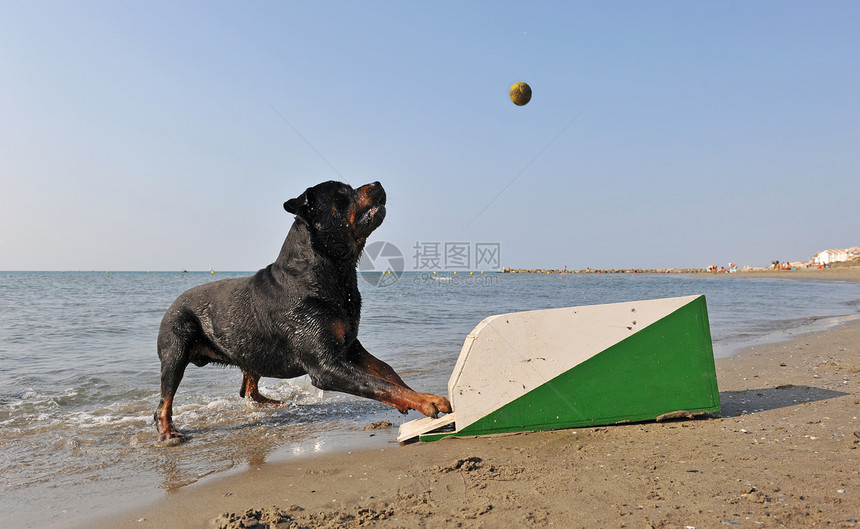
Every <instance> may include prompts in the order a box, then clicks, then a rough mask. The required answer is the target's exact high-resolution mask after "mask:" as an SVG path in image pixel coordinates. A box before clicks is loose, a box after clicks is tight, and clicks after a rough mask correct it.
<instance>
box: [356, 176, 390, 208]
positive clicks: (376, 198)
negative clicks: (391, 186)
mask: <svg viewBox="0 0 860 529" xmlns="http://www.w3.org/2000/svg"><path fill="white" fill-rule="evenodd" d="M358 195H359V197H361V200H360V201H361V202H364V203H367V202H370V201H372V202H374V203H376V204H378V205H381V206H384V205H385V189H383V187H382V184H380V183H379V182H378V181H377V182H373V183H370V184H365V185H363V186H361V187H360V188H358Z"/></svg>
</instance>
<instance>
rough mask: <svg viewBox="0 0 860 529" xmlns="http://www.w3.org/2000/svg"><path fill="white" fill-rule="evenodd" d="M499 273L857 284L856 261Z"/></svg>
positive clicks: (504, 271)
mask: <svg viewBox="0 0 860 529" xmlns="http://www.w3.org/2000/svg"><path fill="white" fill-rule="evenodd" d="M499 273H500V274H696V275H702V276H718V277H747V278H779V279H820V280H831V281H860V262H858V261H852V262H848V263H838V264H835V265H833V266H831V267H830V268H817V267H806V268H796V269H794V270H774V269H770V268H751V267H745V268H743V269H741V270H739V271H737V272H733V273H727V272H725V271H708V270H707V269H706V268H651V269H646V268H625V269H592V268H586V269H583V270H567V269H561V270H559V269H552V268H504V269H502V270H500V271H499Z"/></svg>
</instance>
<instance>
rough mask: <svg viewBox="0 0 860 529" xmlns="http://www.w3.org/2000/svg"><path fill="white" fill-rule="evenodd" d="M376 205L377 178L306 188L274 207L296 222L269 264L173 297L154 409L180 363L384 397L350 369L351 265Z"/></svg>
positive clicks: (373, 221)
mask: <svg viewBox="0 0 860 529" xmlns="http://www.w3.org/2000/svg"><path fill="white" fill-rule="evenodd" d="M384 205H385V191H384V190H383V188H382V186H381V185H380V184H379V183H378V182H375V183H373V184H368V185H367V186H363V187H362V188H360V189H353V188H352V187H350V186H348V185H346V184H343V183H339V182H324V183H322V184H319V185H317V186H314V187H311V188H309V189H307V190H306V191H305V192H304V193H302V194H301V195H300V196H299V197H297V198H294V199H291V200H289V201H287V202H286V203H285V204H284V208H285V209H286V210H287V211H288V212H290V213H294V214H295V215H296V219H295V222H294V223H293V225H292V228H291V229H290V231H289V234H288V235H287V238H286V240H285V241H284V244H283V247H282V248H281V252H280V254H279V255H278V258H277V260H275V262H274V263H272V264H271V265H269V266H267V267H266V268H264V269H262V270H260V271H259V272H257V273H256V274H254V275H253V276H250V277H246V278H235V279H225V280H222V281H216V282H212V283H209V284H205V285H200V286H198V287H195V288H192V289H190V290H188V291H187V292H185V293H184V294H182V295H181V296H179V298H178V299H177V300H176V301H175V302H174V303H173V305H172V306H171V307H170V308H169V309H168V311H167V313H166V314H165V315H164V319H163V320H162V322H161V328H160V331H159V334H158V356H159V358H160V360H161V383H162V404H163V403H164V400H165V396H169V397H170V400H171V402H172V398H173V395H174V394H175V392H176V389H177V387H178V386H179V383H180V381H181V380H182V376H183V373H184V372H185V368H186V367H187V366H188V364H189V363H192V364H194V365H197V366H204V365H206V364H208V363H210V362H211V363H218V364H226V365H234V366H238V367H240V368H241V369H243V370H244V371H246V372H247V373H249V374H252V375H257V376H262V377H274V378H292V377H296V376H300V375H304V374H308V375H310V378H311V381H312V383H313V384H314V385H315V386H316V387H318V388H321V389H332V390H338V391H343V392H347V393H352V394H355V395H360V396H365V397H370V398H374V397H375V396H378V395H379V394H380V392H385V391H386V389H387V388H386V384H390V383H389V382H387V381H385V380H381V379H380V378H377V377H373V376H370V375H368V374H366V373H364V372H362V371H360V370H357V369H356V368H355V367H354V365H352V359H354V358H355V357H356V356H360V355H361V354H362V353H366V351H365V350H364V348H363V347H362V345H361V343H360V342H359V341H358V339H357V334H358V325H359V316H360V311H361V296H360V294H359V291H358V286H357V282H356V281H357V276H356V264H357V262H358V259H359V257H360V256H361V251H362V249H363V248H364V244H365V241H366V238H367V236H368V235H370V233H371V232H372V231H373V230H374V229H376V228H377V227H378V226H379V225H380V224H381V223H382V220H383V219H384V217H385V207H384ZM350 217H352V222H350ZM338 322H342V327H341V326H340V324H339V323H338ZM340 331H342V333H341V332H340ZM159 410H161V404H160V405H159ZM156 421H158V412H156Z"/></svg>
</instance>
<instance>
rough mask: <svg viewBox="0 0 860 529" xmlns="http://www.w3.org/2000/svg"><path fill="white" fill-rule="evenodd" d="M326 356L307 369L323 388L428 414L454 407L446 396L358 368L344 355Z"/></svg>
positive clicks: (398, 408) (318, 385) (435, 413)
mask: <svg viewBox="0 0 860 529" xmlns="http://www.w3.org/2000/svg"><path fill="white" fill-rule="evenodd" d="M367 354H368V355H369V354H370V353H367ZM327 360H328V361H326V362H323V363H321V364H319V365H316V366H314V367H313V368H309V369H307V371H308V374H309V375H310V377H311V382H313V385H314V386H316V387H318V388H320V389H322V390H334V391H342V392H344V393H349V394H351V395H357V396H359V397H366V398H369V399H374V400H378V401H380V402H384V403H386V404H389V405H391V406H394V407H395V408H397V410H398V411H400V412H401V413H407V412H408V411H409V410H416V411H418V412H421V413H423V414H424V415H426V416H428V417H436V416H438V415H439V413H449V412H450V411H451V403H450V402H448V399H446V398H445V397H441V396H439V395H433V394H432V393H418V392H417V391H413V390H411V389H409V388H408V387H406V386H405V385H400V384H395V383H393V382H391V381H389V380H386V379H384V378H381V377H378V376H374V375H372V374H370V373H367V372H365V371H363V370H361V369H359V368H358V367H357V366H356V365H355V364H354V363H352V362H350V361H349V360H347V359H346V358H344V357H340V356H338V357H335V358H329V359H327ZM377 361H378V362H379V360H377ZM389 369H390V367H389ZM392 372H393V370H392ZM398 378H399V377H398Z"/></svg>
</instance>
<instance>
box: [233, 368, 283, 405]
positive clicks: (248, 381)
mask: <svg viewBox="0 0 860 529" xmlns="http://www.w3.org/2000/svg"><path fill="white" fill-rule="evenodd" d="M259 381H260V375H253V374H250V373H248V372H247V371H245V370H244V369H243V370H242V388H241V389H240V390H239V396H240V397H242V398H243V399H244V398H245V396H248V397H251V399H252V400H253V401H254V402H256V403H258V404H260V405H262V406H283V405H284V403H283V402H281V401H279V400H273V399H270V398H267V397H264V396H262V395H261V394H260V387H259V386H258V385H257V383H258V382H259Z"/></svg>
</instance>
